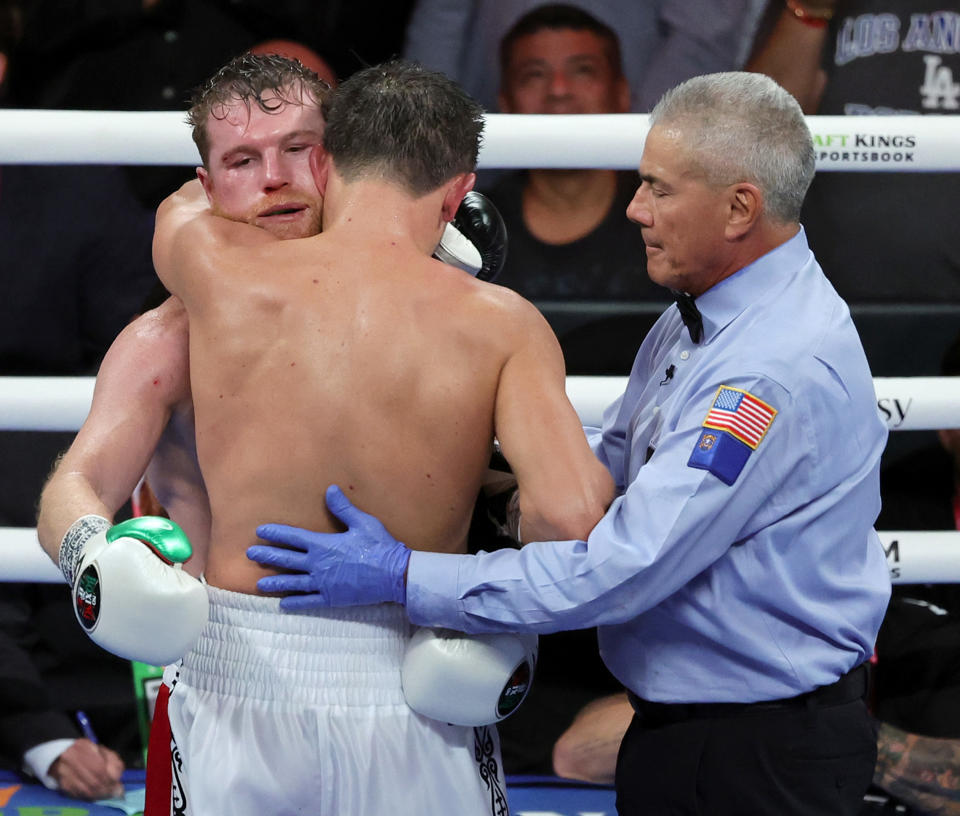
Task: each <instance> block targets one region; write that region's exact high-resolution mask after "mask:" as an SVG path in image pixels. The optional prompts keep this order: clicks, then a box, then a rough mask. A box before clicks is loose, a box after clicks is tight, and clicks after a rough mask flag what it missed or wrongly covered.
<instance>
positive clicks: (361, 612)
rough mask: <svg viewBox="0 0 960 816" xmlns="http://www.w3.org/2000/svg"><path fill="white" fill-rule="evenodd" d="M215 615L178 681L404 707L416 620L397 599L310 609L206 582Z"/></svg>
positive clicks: (310, 700)
mask: <svg viewBox="0 0 960 816" xmlns="http://www.w3.org/2000/svg"><path fill="white" fill-rule="evenodd" d="M207 590H208V596H209V598H210V614H209V618H208V620H207V624H206V626H205V627H204V630H203V633H202V634H201V636H200V639H199V641H198V642H197V644H196V646H194V648H193V649H192V650H190V651H189V652H188V653H187V654H185V655H184V657H183V663H182V665H181V667H180V676H179V680H178V682H182V683H184V684H185V685H189V686H192V687H194V688H197V689H200V690H205V691H211V692H216V693H219V694H231V695H242V696H245V697H250V698H254V699H259V700H270V701H278V702H287V703H290V704H292V705H303V704H307V705H328V704H329V705H348V706H366V705H401V704H403V702H404V698H403V692H402V689H401V687H400V665H401V662H402V660H403V655H404V653H405V651H406V646H407V643H408V642H409V639H410V634H411V629H412V627H411V624H410V623H409V620H408V618H407V616H406V612H405V610H404V609H403V607H401V606H398V605H396V604H380V605H377V606H360V607H349V608H346V609H334V610H321V611H317V612H307V613H287V612H281V611H280V606H279V604H280V602H279V599H278V598H268V597H263V596H258V595H246V594H243V593H238V592H230V591H228V590H223V589H218V588H216V587H209V586H208V587H207Z"/></svg>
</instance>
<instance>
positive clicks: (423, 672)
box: [400, 628, 538, 725]
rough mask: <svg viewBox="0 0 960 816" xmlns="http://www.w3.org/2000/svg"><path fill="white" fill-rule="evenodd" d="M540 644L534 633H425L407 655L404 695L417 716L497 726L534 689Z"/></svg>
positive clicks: (413, 642) (419, 633)
mask: <svg viewBox="0 0 960 816" xmlns="http://www.w3.org/2000/svg"><path fill="white" fill-rule="evenodd" d="M537 642H538V641H537V636H536V635H534V634H513V633H506V634H496V635H465V634H464V633H463V632H454V631H452V630H450V629H430V628H424V629H420V630H418V631H417V632H416V633H415V634H414V635H413V637H412V638H411V639H410V643H409V644H407V651H406V653H405V654H404V657H403V665H402V667H401V669H400V672H401V675H400V676H401V682H402V684H403V696H404V697H405V698H406V701H407V705H409V706H410V708H412V709H413V710H414V711H416V712H417V713H418V714H422V715H423V716H425V717H430V718H431V719H434V720H440V721H441V722H446V723H451V724H453V725H488V724H490V723H495V722H498V721H500V720H502V719H504V718H505V717H508V716H509V715H510V714H512V713H513V712H514V711H516V710H517V708H518V707H519V705H520V703H522V702H523V700H524V698H525V697H526V696H527V692H528V691H529V690H530V686H531V684H532V683H533V671H534V668H535V667H536V664H537Z"/></svg>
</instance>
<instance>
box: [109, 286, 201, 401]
mask: <svg viewBox="0 0 960 816" xmlns="http://www.w3.org/2000/svg"><path fill="white" fill-rule="evenodd" d="M187 327H188V324H187V312H186V309H185V308H184V306H183V303H181V301H180V300H179V299H178V298H175V297H170V298H167V300H165V301H164V302H163V303H162V304H160V306H158V307H157V308H155V309H151V310H150V311H148V312H144V313H143V314H142V315H140V316H139V317H137V318H136V319H135V320H132V321H131V322H130V323H129V324H128V325H127V326H126V328H124V330H123V331H122V332H120V334H119V335H118V336H117V339H116V340H114V341H113V344H112V345H111V346H110V349H109V351H108V352H107V354H106V356H105V357H104V359H103V363H102V364H101V366H100V371H99V372H98V374H97V383H98V386H100V385H101V384H102V385H107V384H109V383H117V384H121V383H122V384H123V385H124V390H125V391H127V392H131V391H138V390H140V389H149V391H150V392H151V393H152V395H153V397H154V398H156V397H158V396H159V397H162V398H163V399H164V400H165V401H166V402H167V403H168V404H172V403H173V402H177V401H179V400H181V399H185V398H188V397H189V395H190V386H189V382H190V380H189V352H188V349H189V335H188V331H187Z"/></svg>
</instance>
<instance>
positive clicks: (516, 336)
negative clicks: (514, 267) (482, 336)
mask: <svg viewBox="0 0 960 816" xmlns="http://www.w3.org/2000/svg"><path fill="white" fill-rule="evenodd" d="M469 283H470V285H471V292H470V296H469V297H468V298H467V299H466V303H467V307H468V309H469V310H470V311H471V312H472V314H473V315H474V316H475V318H476V319H477V320H478V321H482V324H483V325H484V326H486V328H487V329H488V330H489V332H490V333H491V334H495V335H496V336H498V337H501V338H504V339H509V340H511V341H513V342H514V343H519V342H524V343H525V342H529V341H531V340H534V341H536V340H539V341H541V342H548V343H550V344H554V343H556V336H555V335H554V333H553V330H552V329H551V328H550V324H549V323H547V320H546V318H544V316H543V315H542V314H541V313H540V311H539V310H538V309H537V307H536V306H534V305H533V304H532V303H531V302H530V301H529V300H527V299H526V298H524V297H523V296H521V295H519V294H517V293H516V292H515V291H513V290H512V289H508V288H506V287H505V286H498V285H497V284H494V283H486V282H484V281H477V280H474V279H470V281H469ZM558 348H559V344H558Z"/></svg>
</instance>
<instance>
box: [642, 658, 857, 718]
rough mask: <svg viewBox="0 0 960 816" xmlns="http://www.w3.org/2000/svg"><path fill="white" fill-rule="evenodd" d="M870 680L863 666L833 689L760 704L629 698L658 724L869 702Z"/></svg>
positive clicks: (852, 671) (644, 714)
mask: <svg viewBox="0 0 960 816" xmlns="http://www.w3.org/2000/svg"><path fill="white" fill-rule="evenodd" d="M867 680H868V676H867V665H866V663H861V664H860V665H859V666H857V668H855V669H853V670H851V671H849V672H848V673H847V674H845V675H843V677H841V678H840V679H839V680H837V681H836V682H835V683H831V684H830V685H829V686H820V687H819V688H815V689H814V690H813V691H808V692H806V693H805V694H798V695H797V696H796V697H786V698H784V699H783V700H760V701H759V702H756V703H653V702H650V701H649V700H644V699H641V698H640V697H637V695H636V694H634V693H633V692H632V691H629V690H628V691H627V697H628V698H629V700H630V705H631V706H633V710H634V711H635V712H636V713H637V714H639V715H640V717H641V718H642V719H643V720H644V721H645V722H647V723H649V724H654V723H667V722H680V721H682V720H693V719H707V718H710V717H735V716H738V715H744V714H749V713H751V712H754V711H757V712H761V711H769V710H773V709H785V708H803V707H812V706H835V705H842V704H844V703H851V702H853V701H854V700H862V699H865V698H866V696H867Z"/></svg>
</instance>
